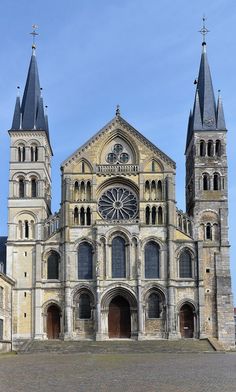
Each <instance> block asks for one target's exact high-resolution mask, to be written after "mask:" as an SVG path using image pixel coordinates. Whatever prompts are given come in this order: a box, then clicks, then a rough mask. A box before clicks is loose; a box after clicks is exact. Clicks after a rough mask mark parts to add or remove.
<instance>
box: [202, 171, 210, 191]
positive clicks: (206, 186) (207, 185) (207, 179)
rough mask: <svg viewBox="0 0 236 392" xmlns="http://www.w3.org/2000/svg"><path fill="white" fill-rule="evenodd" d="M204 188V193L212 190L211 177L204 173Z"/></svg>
mask: <svg viewBox="0 0 236 392" xmlns="http://www.w3.org/2000/svg"><path fill="white" fill-rule="evenodd" d="M202 182H203V184H202V188H203V190H204V191H209V190H210V177H209V174H208V173H204V174H203V176H202Z"/></svg>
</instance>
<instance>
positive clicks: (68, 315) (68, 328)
mask: <svg viewBox="0 0 236 392" xmlns="http://www.w3.org/2000/svg"><path fill="white" fill-rule="evenodd" d="M67 284H68V282H67ZM72 325H73V320H72V307H71V288H70V286H69V285H68V286H66V287H65V331H64V339H65V340H69V339H71V337H72Z"/></svg>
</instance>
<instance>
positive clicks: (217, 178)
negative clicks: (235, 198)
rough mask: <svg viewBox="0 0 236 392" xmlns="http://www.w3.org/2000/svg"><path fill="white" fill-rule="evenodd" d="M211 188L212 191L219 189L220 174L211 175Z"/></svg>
mask: <svg viewBox="0 0 236 392" xmlns="http://www.w3.org/2000/svg"><path fill="white" fill-rule="evenodd" d="M213 189H214V191H219V190H220V175H219V174H218V173H214V176H213Z"/></svg>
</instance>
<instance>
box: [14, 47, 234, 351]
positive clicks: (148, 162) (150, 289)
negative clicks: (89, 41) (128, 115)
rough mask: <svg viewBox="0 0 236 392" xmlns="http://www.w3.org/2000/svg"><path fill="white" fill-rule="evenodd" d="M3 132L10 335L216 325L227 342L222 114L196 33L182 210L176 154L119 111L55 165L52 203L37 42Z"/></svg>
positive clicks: (95, 335)
mask: <svg viewBox="0 0 236 392" xmlns="http://www.w3.org/2000/svg"><path fill="white" fill-rule="evenodd" d="M9 135H10V154H11V156H10V175H9V199H8V208H9V219H8V223H9V225H8V226H9V233H8V240H7V274H8V275H9V276H11V277H13V278H14V281H15V286H14V287H13V297H12V298H13V299H12V307H13V309H12V312H13V313H12V319H13V321H12V329H13V330H12V336H13V342H14V344H15V345H16V344H17V342H18V341H22V340H25V339H39V340H40V339H53V338H61V339H68V340H82V339H95V340H108V339H113V338H115V339H119V338H133V339H140V340H141V339H177V338H181V337H182V338H196V339H200V338H206V337H213V338H214V337H215V338H217V339H219V341H220V342H222V343H223V344H224V345H225V346H227V347H229V346H233V345H234V319H233V302H232V293H231V280H230V264H229V242H228V223H227V215H228V195H227V155H226V126H225V120H224V114H223V107H222V102H221V98H220V97H219V98H218V102H217V103H215V97H214V92H213V87H212V82H211V75H210V69H209V65H208V61H207V54H206V44H205V42H203V45H202V54H201V62H200V69H199V76H198V80H197V88H196V95H195V100H194V107H193V111H192V112H191V113H190V117H189V124H188V133H187V143H186V152H185V154H186V213H183V212H182V211H180V210H178V209H177V208H176V198H175V162H174V161H173V160H172V159H171V158H169V157H168V156H167V155H166V154H165V153H164V152H162V151H161V150H160V149H159V148H158V147H156V146H155V145H153V144H152V143H151V142H150V141H149V140H147V139H146V138H145V136H144V135H143V134H141V133H140V132H139V131H137V130H136V129H134V128H133V127H132V125H130V124H129V123H128V122H127V121H125V120H124V119H123V118H122V117H121V115H120V111H119V108H117V111H116V115H115V117H114V118H113V119H112V120H111V121H110V122H109V123H108V124H107V125H105V126H104V128H102V129H101V130H100V131H98V132H97V133H96V134H95V135H94V136H93V137H92V138H91V139H90V140H89V141H88V142H87V143H85V144H84V145H83V146H82V147H80V148H78V149H77V150H76V151H75V152H74V153H73V154H72V155H71V156H70V157H69V158H67V159H66V160H65V161H64V162H63V163H62V166H61V175H62V182H61V189H62V196H61V207H60V210H59V212H58V213H56V214H54V215H52V214H51V206H50V204H51V158H52V154H53V153H52V147H51V143H50V138H49V129H48V121H47V116H46V115H45V113H44V105H43V99H42V96H41V92H40V83H39V76H38V68H37V61H36V55H35V47H33V52H32V57H31V61H30V66H29V71H28V76H27V81H26V86H25V90H24V95H23V98H22V100H21V99H20V97H17V99H16V105H15V112H14V116H13V124H12V127H11V129H10V130H9Z"/></svg>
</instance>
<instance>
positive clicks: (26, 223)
mask: <svg viewBox="0 0 236 392" xmlns="http://www.w3.org/2000/svg"><path fill="white" fill-rule="evenodd" d="M24 223H25V238H29V222H28V221H27V220H25V222H24Z"/></svg>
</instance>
